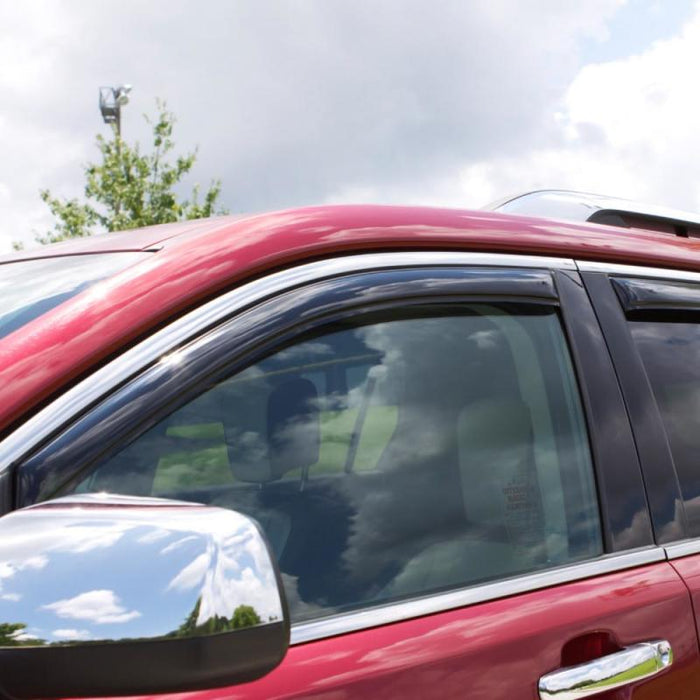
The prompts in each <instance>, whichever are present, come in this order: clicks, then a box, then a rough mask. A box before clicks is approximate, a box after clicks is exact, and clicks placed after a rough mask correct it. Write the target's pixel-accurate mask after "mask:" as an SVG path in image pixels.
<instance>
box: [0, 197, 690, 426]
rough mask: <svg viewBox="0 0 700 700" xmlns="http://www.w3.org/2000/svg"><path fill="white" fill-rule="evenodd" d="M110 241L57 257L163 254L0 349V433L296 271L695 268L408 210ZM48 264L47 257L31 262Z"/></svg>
mask: <svg viewBox="0 0 700 700" xmlns="http://www.w3.org/2000/svg"><path fill="white" fill-rule="evenodd" d="M118 236H124V238H123V239H119V238H118ZM118 236H116V237H114V236H112V237H96V238H94V239H89V240H84V241H80V242H76V243H70V244H67V245H65V246H64V247H62V249H61V251H58V252H60V253H61V254H86V253H90V252H104V251H108V250H134V249H152V248H153V247H161V246H162V249H161V250H159V252H157V253H154V254H153V256H152V258H151V259H149V260H146V261H144V262H142V263H139V264H137V265H135V266H133V267H132V268H130V269H127V270H125V271H123V272H122V273H120V274H119V275H117V276H115V277H113V278H111V279H110V280H107V281H105V282H103V283H100V284H98V285H96V286H95V287H93V288H91V289H90V290H89V291H87V292H85V293H83V294H81V295H78V296H77V297H75V298H73V299H72V300H71V301H69V302H67V303H65V304H63V305H61V306H59V307H57V308H56V309H55V310H53V311H52V312H50V313H49V314H46V315H45V316H43V317H42V318H40V319H37V320H36V321H34V322H33V323H30V324H28V325H27V326H25V327H23V328H22V329H20V331H18V332H16V333H14V334H12V335H10V336H8V337H7V338H5V339H4V340H3V341H2V342H0V431H2V430H7V429H8V427H9V426H11V424H13V423H14V422H16V421H17V420H19V418H20V417H22V416H24V415H25V414H27V413H28V412H29V411H31V410H32V409H34V408H36V407H37V406H38V405H40V404H41V403H42V402H43V401H45V400H47V399H48V398H49V397H51V396H52V395H54V394H56V393H57V392H58V391H59V390H61V389H63V388H64V387H65V386H67V385H68V384H70V383H71V382H72V381H74V380H76V379H77V378H79V377H80V376H81V375H83V374H85V373H86V372H87V371H88V370H90V369H92V368H94V367H95V366H96V365H98V364H99V363H100V362H102V361H104V360H105V358H107V357H109V356H110V355H112V354H113V353H115V352H117V351H118V350H120V349H122V348H124V347H126V346H128V345H129V344H131V343H133V342H134V341H136V340H137V339H139V338H141V337H143V336H144V335H146V334H147V333H149V332H151V331H152V330H153V329H154V328H156V327H157V326H159V325H160V324H163V323H165V322H167V321H168V320H170V319H172V318H174V317H176V316H177V315H178V314H181V313H182V312H184V311H185V310H187V309H190V308H192V307H193V306H195V305H196V304H198V303H200V302H202V301H203V300H205V299H207V298H210V297H212V296H213V295H215V294H217V293H218V292H220V291H222V290H224V289H228V288H231V287H233V286H235V285H236V284H239V283H240V282H241V281H243V280H247V279H250V278H252V277H255V276H257V275H261V274H263V273H265V272H267V271H269V270H272V269H279V268H282V267H284V266H287V265H291V264H293V263H297V262H300V261H304V260H311V259H318V258H321V257H329V256H334V255H343V254H348V253H358V252H368V251H372V250H415V249H423V250H424V249H433V250H472V251H493V252H514V253H532V254H545V255H553V256H566V257H578V258H586V259H596V260H608V261H615V262H626V263H635V264H642V265H644V264H647V265H667V266H670V267H677V268H685V269H692V270H699V269H700V256H699V255H698V253H699V252H700V241H696V240H693V239H679V238H675V237H672V236H668V235H665V234H658V233H650V232H642V231H634V230H630V231H623V230H616V229H613V228H610V227H603V226H593V225H589V224H586V225H569V224H563V223H557V222H552V221H547V220H538V219H526V218H520V217H513V216H506V215H502V214H494V213H490V212H469V211H453V210H441V209H427V208H410V207H379V206H341V207H315V208H307V209H298V210H289V211H282V212H278V213H273V214H266V215H260V216H253V217H247V218H238V219H235V218H226V217H225V218H221V219H212V220H208V221H202V222H196V223H191V224H190V223H188V224H176V225H170V226H165V227H155V228H152V229H144V230H142V231H140V232H129V233H125V234H118ZM54 254H56V253H55V252H54V250H52V249H46V250H44V251H41V255H54ZM35 255H38V254H34V253H32V256H35ZM25 257H30V256H25ZM17 259H20V258H17Z"/></svg>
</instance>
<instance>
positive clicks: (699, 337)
mask: <svg viewBox="0 0 700 700" xmlns="http://www.w3.org/2000/svg"><path fill="white" fill-rule="evenodd" d="M629 328H630V330H631V332H632V337H633V338H634V342H635V344H636V346H637V349H638V350H639V353H640V355H641V357H642V361H643V363H644V368H645V370H646V373H647V376H648V377H649V381H650V383H651V387H652V390H653V392H654V396H655V398H656V402H657V404H658V406H659V410H660V412H661V417H662V420H663V423H664V427H665V429H666V435H667V436H668V441H669V445H670V448H671V454H672V455H673V461H674V464H675V467H676V473H677V474H678V481H679V483H680V487H681V493H682V496H683V501H684V503H685V509H686V515H687V518H688V528H689V534H690V536H692V537H700V463H699V462H698V454H700V320H698V321H689V320H688V319H687V318H686V319H685V320H684V321H674V320H659V319H656V320H634V321H631V322H630V324H629Z"/></svg>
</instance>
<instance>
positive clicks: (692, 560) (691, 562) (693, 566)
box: [671, 554, 700, 635]
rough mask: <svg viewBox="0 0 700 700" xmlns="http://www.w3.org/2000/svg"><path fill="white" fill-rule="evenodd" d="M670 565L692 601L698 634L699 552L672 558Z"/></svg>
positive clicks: (699, 608)
mask: <svg viewBox="0 0 700 700" xmlns="http://www.w3.org/2000/svg"><path fill="white" fill-rule="evenodd" d="M671 566H673V568H674V569H675V570H676V571H677V572H678V574H679V575H680V576H681V578H682V579H683V581H685V584H686V586H687V587H688V590H689V591H690V597H691V600H692V602H693V611H694V616H695V624H696V626H697V630H698V634H699V635H700V554H694V555H692V556H688V557H683V558H682V559H674V560H673V561H672V562H671Z"/></svg>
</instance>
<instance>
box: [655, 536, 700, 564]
mask: <svg viewBox="0 0 700 700" xmlns="http://www.w3.org/2000/svg"><path fill="white" fill-rule="evenodd" d="M664 549H665V550H666V557H667V558H668V559H669V560H671V559H680V558H681V557H687V556H690V555H691V554H700V539H693V540H683V541H681V542H674V543H673V544H669V545H666V546H665V547H664Z"/></svg>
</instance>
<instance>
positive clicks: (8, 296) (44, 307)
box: [0, 253, 150, 338]
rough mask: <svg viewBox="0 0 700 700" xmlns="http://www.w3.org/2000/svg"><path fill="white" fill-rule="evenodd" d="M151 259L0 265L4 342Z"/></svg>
mask: <svg viewBox="0 0 700 700" xmlns="http://www.w3.org/2000/svg"><path fill="white" fill-rule="evenodd" d="M147 255H150V253H107V254H101V255H72V256H63V257H57V258H42V259H38V260H23V261H21V262H13V263H5V264H3V265H0V299H2V307H1V308H0V338H2V337H4V336H6V335H9V334H10V333H12V331H15V330H17V329H18V328H20V327H21V326H23V325H25V324H26V323H29V322H30V321H32V320H34V319H35V318H37V317H38V316H41V315H42V314H45V313H46V312H47V311H50V310H51V309H53V308H54V307H56V306H58V305H59V304H62V303H63V302H64V301H67V300H68V299H70V298H71V297H74V296H75V295H76V294H78V293H79V292H82V291H83V290H84V289H87V288H88V287H90V286H92V285H93V284H95V283H96V282H98V281H99V280H101V279H104V278H106V277H109V276H110V275H114V274H116V273H117V272H119V271H120V270H123V269H124V268H126V267H128V266H129V265H133V264H134V263H135V262H138V261H139V260H142V259H144V258H145V257H146V256H147Z"/></svg>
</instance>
